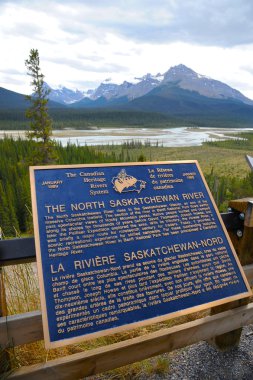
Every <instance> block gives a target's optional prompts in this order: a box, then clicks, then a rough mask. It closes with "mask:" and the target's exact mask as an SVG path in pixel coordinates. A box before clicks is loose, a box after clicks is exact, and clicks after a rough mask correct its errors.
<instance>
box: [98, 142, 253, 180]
mask: <svg viewBox="0 0 253 380" xmlns="http://www.w3.org/2000/svg"><path fill="white" fill-rule="evenodd" d="M97 149H98V150H100V151H103V152H108V150H109V151H110V152H115V153H116V155H117V156H118V155H120V154H121V153H122V152H123V153H122V154H124V155H125V156H124V157H126V155H127V154H128V155H129V156H130V158H131V160H138V157H139V156H140V155H141V154H143V155H144V156H145V160H146V161H177V160H197V161H198V162H199V164H200V167H201V169H202V171H203V173H204V174H209V173H210V172H211V170H212V169H213V170H214V172H215V173H216V174H217V175H219V176H231V175H232V176H235V177H239V178H243V177H245V175H247V174H248V173H249V172H250V168H249V166H248V164H247V162H246V159H245V155H246V154H249V155H250V154H251V152H250V151H249V150H247V149H238V150H235V149H227V148H220V147H216V146H210V145H202V146H196V147H180V148H166V147H160V146H152V147H149V146H144V145H142V146H136V147H134V146H133V147H131V148H126V149H124V148H123V149H122V147H120V146H106V147H105V146H100V147H97Z"/></svg>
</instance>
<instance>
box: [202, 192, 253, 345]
mask: <svg viewBox="0 0 253 380" xmlns="http://www.w3.org/2000/svg"><path fill="white" fill-rule="evenodd" d="M229 207H230V208H232V209H233V210H235V211H237V212H238V218H240V219H241V220H243V221H244V223H243V228H242V229H240V230H239V229H238V230H228V233H229V236H230V239H231V241H232V243H233V245H234V248H235V251H236V253H237V255H238V258H239V260H240V262H241V265H247V264H252V263H253V198H243V199H238V200H234V201H230V202H229ZM248 303H249V298H244V299H242V300H239V301H234V302H229V303H227V304H225V305H220V306H217V307H214V308H212V309H211V315H214V314H217V313H221V312H223V311H226V310H229V309H234V308H236V307H239V306H243V305H246V304H248ZM241 332H242V329H241V328H239V329H236V330H234V331H231V332H229V333H225V334H222V335H219V336H216V337H214V338H212V339H211V340H209V343H211V344H214V345H215V346H216V347H218V348H219V349H220V350H228V349H231V348H233V347H235V346H237V345H238V344H239V341H240V337H241Z"/></svg>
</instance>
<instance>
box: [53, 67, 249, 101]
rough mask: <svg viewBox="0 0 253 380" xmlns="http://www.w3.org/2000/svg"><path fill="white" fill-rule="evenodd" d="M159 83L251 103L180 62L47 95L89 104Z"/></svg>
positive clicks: (139, 91)
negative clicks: (89, 87) (159, 70)
mask: <svg viewBox="0 0 253 380" xmlns="http://www.w3.org/2000/svg"><path fill="white" fill-rule="evenodd" d="M162 86H176V87H177V88H179V89H183V90H188V91H191V92H196V93H198V94H199V95H202V96H204V97H207V98H212V99H224V100H226V99H230V100H231V99H232V100H235V101H240V102H243V103H244V104H249V105H253V100H250V99H248V98H247V97H246V96H244V95H243V94H241V93H240V92H239V91H237V90H235V89H233V88H232V87H230V86H228V85H227V84H225V83H222V82H220V81H217V80H214V79H212V78H208V77H206V76H204V75H200V74H198V73H196V72H195V71H193V70H192V69H190V68H188V67H186V66H184V65H182V64H180V65H177V66H174V67H171V68H170V69H169V70H168V71H166V72H165V73H164V74H160V73H158V74H156V75H152V74H150V73H148V74H146V75H144V76H142V77H140V78H134V80H133V81H131V82H129V81H124V82H123V83H122V84H116V83H113V82H111V81H110V80H109V79H106V80H105V81H104V82H102V83H101V84H100V85H99V86H98V87H97V88H96V89H93V90H88V91H86V92H85V91H80V90H75V91H73V90H70V89H68V88H66V87H59V88H58V89H52V88H51V89H50V90H51V92H50V94H49V98H50V99H51V100H54V101H56V102H59V103H62V104H69V105H71V104H73V103H76V104H78V102H79V101H82V100H84V101H83V102H81V103H80V105H81V104H82V105H84V104H87V105H88V104H90V102H86V101H85V99H87V100H88V99H91V100H93V101H97V100H98V99H99V98H103V99H104V100H105V101H109V102H110V101H117V99H120V98H122V99H123V98H124V99H125V100H126V101H133V100H134V99H137V98H140V97H142V96H145V95H147V94H149V93H150V92H152V91H153V90H154V89H155V88H159V87H162Z"/></svg>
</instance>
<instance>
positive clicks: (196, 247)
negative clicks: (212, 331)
mask: <svg viewBox="0 0 253 380" xmlns="http://www.w3.org/2000/svg"><path fill="white" fill-rule="evenodd" d="M31 185H32V186H31V187H32V202H33V214H34V230H35V241H36V252H37V263H38V273H39V281H40V287H41V300H42V316H43V326H44V335H45V345H46V347H48V348H49V347H50V348H51V347H57V346H60V345H63V344H69V343H74V342H77V341H80V340H83V339H90V338H91V337H98V336H102V335H107V334H110V333H112V332H120V331H123V330H126V329H129V328H133V327H139V326H142V325H145V324H148V323H151V322H152V323H153V322H158V321H161V320H165V319H167V318H168V317H174V316H177V315H182V314H186V313H189V312H194V311H197V310H200V309H204V308H208V307H212V306H215V305H219V304H221V303H224V302H228V301H232V300H236V299H239V298H243V297H247V296H249V295H251V291H250V287H249V285H248V283H247V281H246V279H245V275H244V273H243V271H242V269H241V266H240V263H239V262H238V259H237V256H236V254H235V252H234V249H233V247H232V245H231V243H230V241H229V238H228V235H227V232H226V230H225V228H224V226H223V223H222V220H221V218H220V215H219V213H218V211H217V209H216V206H215V204H214V202H213V199H212V196H211V194H210V192H209V190H208V188H207V185H206V182H205V179H204V177H203V175H202V173H201V170H200V168H199V166H198V163H197V162H196V161H187V162H185V161H183V162H157V163H134V164H133V163H131V164H130V163H129V164H104V165H71V166H48V167H45V166H43V167H32V168H31Z"/></svg>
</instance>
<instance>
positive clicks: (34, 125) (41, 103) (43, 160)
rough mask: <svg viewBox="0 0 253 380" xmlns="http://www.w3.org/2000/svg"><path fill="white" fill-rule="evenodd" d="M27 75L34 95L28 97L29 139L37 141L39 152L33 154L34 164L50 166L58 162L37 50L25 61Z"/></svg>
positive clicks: (32, 51)
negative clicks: (30, 79)
mask: <svg viewBox="0 0 253 380" xmlns="http://www.w3.org/2000/svg"><path fill="white" fill-rule="evenodd" d="M25 65H26V68H27V74H28V75H29V76H30V77H31V78H32V81H31V86H32V90H33V93H32V95H30V96H27V99H28V100H29V101H30V107H29V108H28V109H27V111H26V117H27V118H28V119H29V120H30V131H29V132H28V133H27V136H28V138H29V139H31V140H33V139H35V141H37V148H38V149H37V151H36V154H35V155H34V154H33V158H32V164H50V163H53V162H54V161H55V160H56V154H55V150H54V143H53V142H52V140H51V136H52V120H51V118H50V117H49V114H48V107H47V104H48V95H49V90H48V89H47V88H46V87H45V82H44V75H43V74H42V72H41V68H40V57H39V52H38V50H37V49H31V51H30V55H29V59H27V60H26V61H25Z"/></svg>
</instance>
